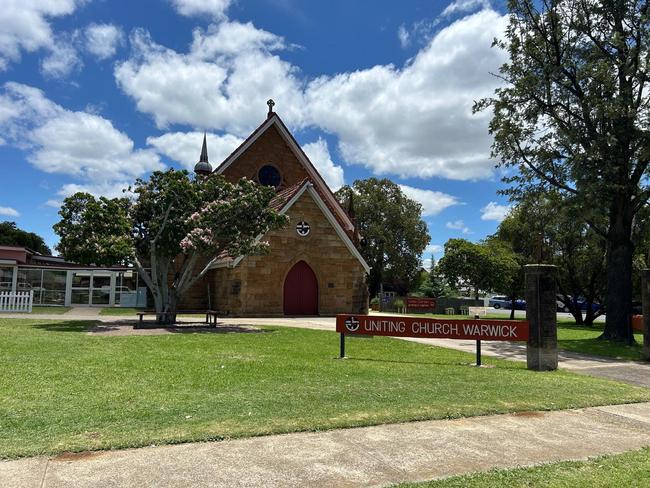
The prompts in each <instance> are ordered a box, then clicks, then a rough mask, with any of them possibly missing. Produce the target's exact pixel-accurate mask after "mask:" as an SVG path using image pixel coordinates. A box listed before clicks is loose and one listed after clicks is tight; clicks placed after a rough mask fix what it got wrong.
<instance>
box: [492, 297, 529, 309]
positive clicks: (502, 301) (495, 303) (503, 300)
mask: <svg viewBox="0 0 650 488" xmlns="http://www.w3.org/2000/svg"><path fill="white" fill-rule="evenodd" d="M488 304H489V306H490V307H494V308H496V309H499V308H505V309H508V310H509V309H510V308H511V307H512V299H511V298H510V297H506V296H503V295H498V296H494V297H491V298H490V300H489V302H488ZM515 310H526V300H520V299H518V298H517V299H515Z"/></svg>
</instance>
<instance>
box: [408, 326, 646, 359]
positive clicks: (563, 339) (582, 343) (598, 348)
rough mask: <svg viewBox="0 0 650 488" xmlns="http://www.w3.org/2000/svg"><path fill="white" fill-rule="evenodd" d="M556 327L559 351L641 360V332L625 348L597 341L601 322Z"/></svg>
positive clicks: (600, 330)
mask: <svg viewBox="0 0 650 488" xmlns="http://www.w3.org/2000/svg"><path fill="white" fill-rule="evenodd" d="M409 315H412V314H409ZM418 316H420V315H418ZM421 316H423V317H432V318H441V319H444V318H447V319H467V318H473V317H468V316H467V315H440V314H421ZM484 318H488V319H508V318H509V317H508V316H506V315H498V314H488V315H486V316H485V317H484ZM522 320H523V319H522ZM557 326H558V329H557V339H558V347H559V348H560V349H565V350H567V351H573V352H579V353H582V354H590V355H594V356H605V357H611V358H616V359H627V360H631V361H642V360H643V357H642V355H641V350H642V348H643V334H642V333H641V332H635V333H634V338H635V339H636V342H637V343H636V344H635V345H633V346H625V345H616V344H612V343H610V342H608V341H601V340H599V339H598V336H600V334H602V333H603V328H604V327H605V324H604V323H602V322H597V323H595V324H594V326H593V327H585V326H583V325H576V323H575V321H574V320H572V319H568V318H561V319H559V320H558V323H557Z"/></svg>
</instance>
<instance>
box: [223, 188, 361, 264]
mask: <svg viewBox="0 0 650 488" xmlns="http://www.w3.org/2000/svg"><path fill="white" fill-rule="evenodd" d="M305 193H307V194H309V195H310V196H311V198H312V199H313V200H314V202H315V203H316V205H317V206H318V208H319V209H320V210H321V212H323V214H324V215H325V218H326V219H327V220H328V221H329V223H330V225H331V226H332V227H333V228H334V230H335V231H336V233H337V235H338V236H339V238H340V239H341V240H342V241H343V243H344V244H345V246H346V247H347V248H348V250H349V251H350V253H351V254H352V255H353V256H354V257H355V258H357V260H358V261H359V262H360V263H361V266H363V268H364V269H365V271H366V273H369V272H370V266H368V263H366V261H365V259H363V256H361V253H360V252H359V250H358V249H357V247H356V246H355V245H354V243H353V242H352V240H351V239H350V236H349V235H348V233H347V232H346V231H345V230H344V229H343V227H342V226H341V224H340V222H339V220H338V219H337V218H336V217H335V216H334V214H333V213H332V211H331V210H330V208H329V206H328V205H326V204H325V202H324V201H323V198H322V197H321V195H320V192H318V191H317V190H316V188H315V186H314V184H313V183H312V182H311V181H310V180H308V179H305V180H303V181H301V182H298V183H296V184H294V185H291V186H290V187H288V188H286V189H284V190H283V191H281V192H279V193H278V194H277V195H276V196H275V197H274V198H273V200H272V201H271V203H270V206H271V207H273V208H274V209H275V210H277V211H278V213H280V214H281V215H284V214H286V213H287V212H288V211H289V209H290V208H291V207H292V206H293V205H294V204H295V203H296V202H297V201H298V200H299V199H300V197H301V196H303V194H305ZM262 237H263V236H259V237H258V241H259V240H261V239H262ZM244 258H245V256H239V257H237V258H232V257H229V256H228V255H227V254H225V253H222V254H221V255H219V256H218V257H217V262H215V264H214V265H213V266H212V267H213V268H221V267H233V268H234V267H235V266H237V265H239V263H240V262H241V261H242V260H243V259H244Z"/></svg>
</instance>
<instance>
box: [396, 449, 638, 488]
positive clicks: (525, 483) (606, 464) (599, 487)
mask: <svg viewBox="0 0 650 488" xmlns="http://www.w3.org/2000/svg"><path fill="white" fill-rule="evenodd" d="M649 484H650V449H642V450H640V451H632V452H627V453H625V454H618V455H615V456H603V457H599V458H595V459H590V460H589V461H568V462H561V463H553V464H546V465H543V466H537V467H533V468H519V469H506V470H493V471H488V472H487V473H478V474H471V475H466V476H454V477H452V478H446V479H442V480H437V481H430V482H428V483H415V484H401V485H398V486H399V488H501V487H503V486H507V487H509V488H533V487H540V488H541V487H544V488H612V487H647V486H648V485H649Z"/></svg>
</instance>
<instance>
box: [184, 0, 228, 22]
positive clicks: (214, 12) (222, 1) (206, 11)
mask: <svg viewBox="0 0 650 488" xmlns="http://www.w3.org/2000/svg"><path fill="white" fill-rule="evenodd" d="M231 3H232V1H231V0H172V4H173V5H174V7H176V10H177V11H178V13H179V14H181V15H185V16H188V17H191V16H193V15H211V16H213V17H215V18H221V17H223V16H224V15H225V13H226V10H228V7H229V6H230V4H231Z"/></svg>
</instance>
